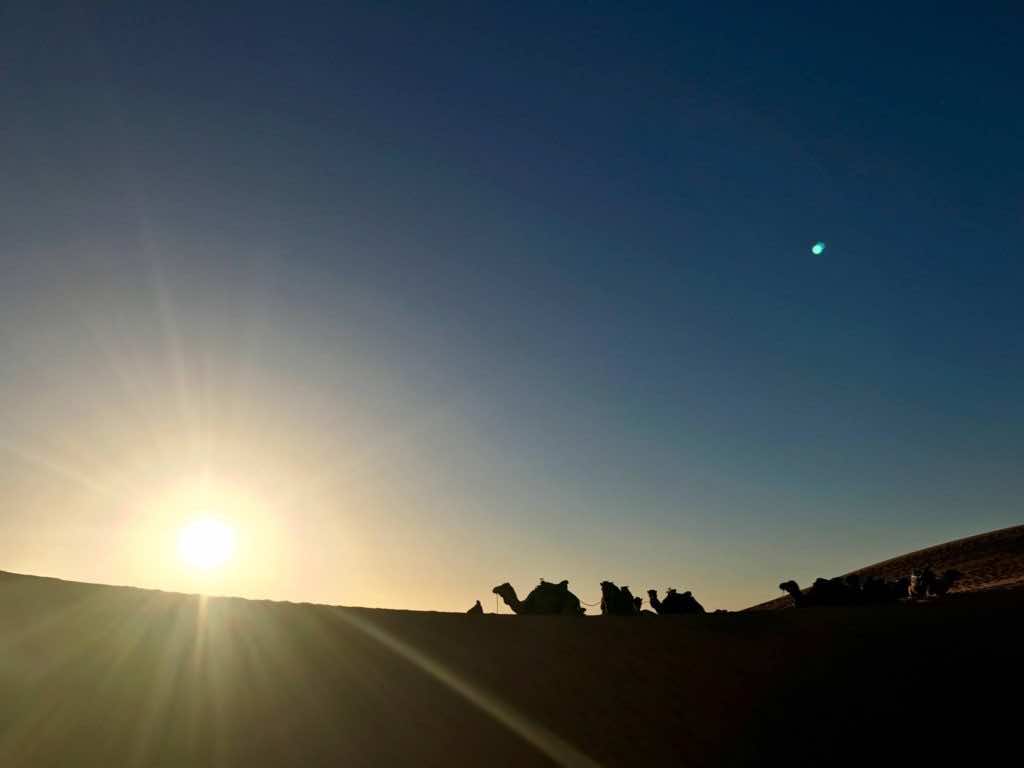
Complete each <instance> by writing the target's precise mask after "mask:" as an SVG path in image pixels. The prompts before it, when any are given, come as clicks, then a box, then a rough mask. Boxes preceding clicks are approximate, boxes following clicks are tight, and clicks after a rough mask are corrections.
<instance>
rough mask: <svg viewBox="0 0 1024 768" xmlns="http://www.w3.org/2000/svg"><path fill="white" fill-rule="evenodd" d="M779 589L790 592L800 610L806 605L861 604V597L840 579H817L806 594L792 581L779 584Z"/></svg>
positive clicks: (794, 603)
mask: <svg viewBox="0 0 1024 768" xmlns="http://www.w3.org/2000/svg"><path fill="white" fill-rule="evenodd" d="M779 589H781V590H782V591H783V592H788V593H789V595H790V596H791V597H792V598H793V605H794V606H796V607H798V608H799V607H800V606H805V605H852V604H854V603H857V602H859V596H858V595H857V594H856V593H854V592H853V591H852V590H851V589H850V588H849V587H848V586H847V585H846V582H845V581H844V580H843V579H842V578H840V577H836V578H834V579H822V578H817V579H815V580H814V583H813V584H812V585H811V587H810V589H808V590H807V591H806V592H802V591H801V590H800V585H799V584H797V583H796V582H795V581H792V580H791V581H784V582H782V583H781V584H779Z"/></svg>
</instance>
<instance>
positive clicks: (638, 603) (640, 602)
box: [633, 595, 644, 613]
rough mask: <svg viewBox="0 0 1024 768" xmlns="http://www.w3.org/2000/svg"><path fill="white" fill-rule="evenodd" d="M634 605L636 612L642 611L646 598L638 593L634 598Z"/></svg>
mask: <svg viewBox="0 0 1024 768" xmlns="http://www.w3.org/2000/svg"><path fill="white" fill-rule="evenodd" d="M633 607H634V608H635V609H636V610H635V611H634V613H641V612H642V611H643V609H644V599H643V598H642V597H640V596H639V595H637V596H636V597H634V598H633Z"/></svg>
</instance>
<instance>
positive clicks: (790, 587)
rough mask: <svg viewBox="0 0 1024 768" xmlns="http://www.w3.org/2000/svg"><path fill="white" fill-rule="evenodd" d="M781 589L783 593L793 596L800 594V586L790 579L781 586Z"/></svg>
mask: <svg viewBox="0 0 1024 768" xmlns="http://www.w3.org/2000/svg"><path fill="white" fill-rule="evenodd" d="M779 589H781V590H782V591H783V592H788V593H789V594H791V595H799V594H800V585H799V584H797V583H796V582H795V581H793V580H792V579H790V580H789V581H784V582H782V583H781V584H779Z"/></svg>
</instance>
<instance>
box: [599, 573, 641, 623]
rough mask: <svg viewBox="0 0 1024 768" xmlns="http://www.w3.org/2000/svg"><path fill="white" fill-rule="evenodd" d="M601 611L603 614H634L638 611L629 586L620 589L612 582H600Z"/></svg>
mask: <svg viewBox="0 0 1024 768" xmlns="http://www.w3.org/2000/svg"><path fill="white" fill-rule="evenodd" d="M601 613H602V614H603V615H605V616H635V615H637V614H638V613H639V611H638V610H637V607H636V604H635V602H634V598H633V594H632V593H631V592H630V591H629V587H622V588H621V589H620V588H619V587H617V586H615V584H614V582H611V581H602V582H601Z"/></svg>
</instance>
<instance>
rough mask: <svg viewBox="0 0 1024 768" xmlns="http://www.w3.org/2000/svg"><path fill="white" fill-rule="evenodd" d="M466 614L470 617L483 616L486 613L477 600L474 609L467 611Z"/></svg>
mask: <svg viewBox="0 0 1024 768" xmlns="http://www.w3.org/2000/svg"><path fill="white" fill-rule="evenodd" d="M466 613H467V614H468V615H470V616H482V615H483V613H484V607H483V606H482V605H480V601H479V600H477V601H476V602H475V603H474V604H473V607H472V608H470V609H469V610H468V611H466Z"/></svg>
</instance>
